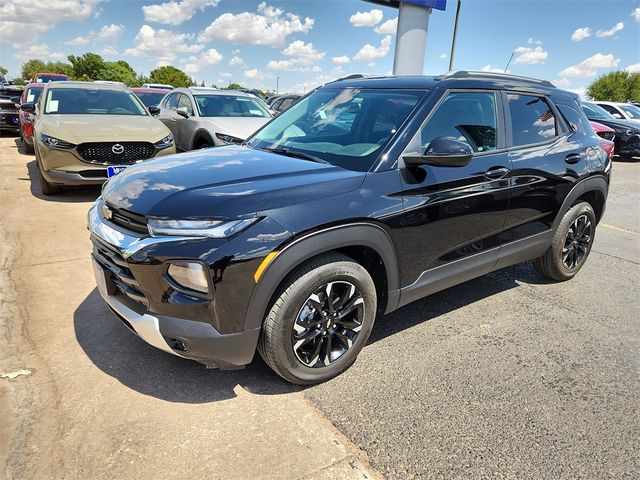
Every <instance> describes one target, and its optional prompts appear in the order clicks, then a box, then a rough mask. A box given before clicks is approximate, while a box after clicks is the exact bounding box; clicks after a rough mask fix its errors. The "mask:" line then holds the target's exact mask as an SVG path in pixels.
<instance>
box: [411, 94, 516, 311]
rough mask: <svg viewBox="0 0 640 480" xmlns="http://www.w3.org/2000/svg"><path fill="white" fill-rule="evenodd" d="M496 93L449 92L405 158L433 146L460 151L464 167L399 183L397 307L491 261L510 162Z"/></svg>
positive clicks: (421, 173) (416, 174)
mask: <svg viewBox="0 0 640 480" xmlns="http://www.w3.org/2000/svg"><path fill="white" fill-rule="evenodd" d="M501 102H502V100H501V96H500V94H499V92H493V91H484V90H482V91H481V90H474V91H469V90H465V91H449V92H447V93H445V94H444V95H443V98H442V99H441V100H440V102H439V103H438V104H437V105H436V107H435V109H434V110H433V112H432V113H431V114H430V115H429V116H428V118H427V120H426V122H425V123H424V124H423V126H422V127H421V128H420V129H419V131H418V132H417V133H416V135H415V136H414V138H413V139H412V140H411V142H410V143H409V145H408V146H407V148H406V149H405V151H404V152H403V156H404V155H409V154H414V155H415V154H417V153H422V152H425V150H426V149H427V148H428V147H429V144H430V142H432V141H433V140H434V139H436V138H441V137H448V138H453V139H456V140H458V141H462V142H465V143H467V144H468V145H469V146H470V147H471V149H472V150H473V152H474V154H473V158H472V159H471V161H470V162H469V163H468V164H467V165H465V166H447V165H438V166H433V165H424V166H420V167H406V166H404V164H403V161H402V159H401V160H400V161H399V165H400V168H401V177H402V182H403V199H404V209H405V214H404V236H403V238H404V240H403V254H402V283H401V285H402V286H403V287H404V288H403V291H402V294H401V295H402V298H401V302H402V304H406V303H409V302H410V301H413V300H415V299H417V298H420V297H422V296H424V295H426V294H429V293H433V292H434V291H437V290H441V289H442V288H447V287H448V286H451V285H454V284H456V283H459V282H461V281H464V280H465V279H466V278H472V277H475V276H478V275H482V274H484V273H487V272H489V271H490V270H491V269H492V267H493V266H494V265H495V264H496V262H497V260H498V254H499V250H500V234H501V232H502V230H503V228H504V224H505V218H506V214H507V210H508V207H509V195H510V192H509V185H510V175H511V168H510V161H509V155H508V152H507V151H506V149H505V148H504V146H505V135H504V132H505V129H504V121H503V115H502V114H501V105H502V103H501Z"/></svg>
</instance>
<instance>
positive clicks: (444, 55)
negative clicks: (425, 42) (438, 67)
mask: <svg viewBox="0 0 640 480" xmlns="http://www.w3.org/2000/svg"><path fill="white" fill-rule="evenodd" d="M447 57H448V55H447V54H446V53H441V54H440V58H447Z"/></svg>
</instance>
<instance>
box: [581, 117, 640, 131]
mask: <svg viewBox="0 0 640 480" xmlns="http://www.w3.org/2000/svg"><path fill="white" fill-rule="evenodd" d="M589 120H590V121H592V122H597V123H601V124H602V125H605V126H607V127H609V128H613V129H616V128H617V129H619V130H620V129H622V130H629V129H632V130H635V131H638V130H640V123H636V122H634V121H631V120H618V119H615V120H609V119H608V118H607V119H605V120H603V119H601V118H593V119H591V118H590V119H589Z"/></svg>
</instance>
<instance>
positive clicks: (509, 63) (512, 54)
mask: <svg viewBox="0 0 640 480" xmlns="http://www.w3.org/2000/svg"><path fill="white" fill-rule="evenodd" d="M515 54H516V51H515V50H514V51H513V52H511V56H510V57H509V61H508V62H507V66H506V67H504V73H507V68H509V65H511V60H513V56H514V55H515Z"/></svg>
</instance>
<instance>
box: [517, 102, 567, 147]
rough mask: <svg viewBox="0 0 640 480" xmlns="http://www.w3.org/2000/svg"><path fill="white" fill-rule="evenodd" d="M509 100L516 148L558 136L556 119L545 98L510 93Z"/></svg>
mask: <svg viewBox="0 0 640 480" xmlns="http://www.w3.org/2000/svg"><path fill="white" fill-rule="evenodd" d="M508 99H509V111H510V112H511V131H512V136H513V145H514V146H519V145H531V144H534V143H540V142H546V141H548V140H551V139H552V138H554V137H555V136H556V135H557V134H558V130H557V127H556V118H555V116H554V114H553V112H552V110H551V108H550V107H549V104H548V103H547V101H546V100H545V99H544V98H542V97H538V96H534V95H520V94H515V93H510V94H509V95H508Z"/></svg>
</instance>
